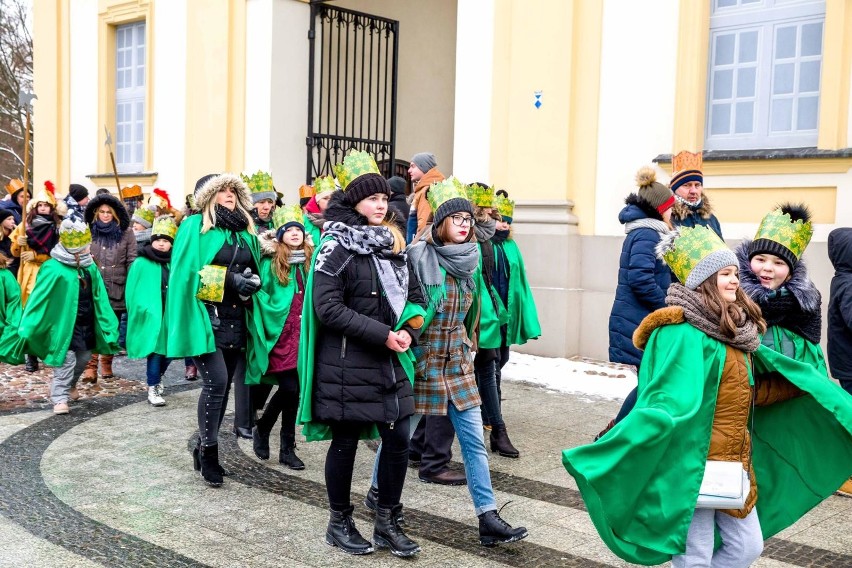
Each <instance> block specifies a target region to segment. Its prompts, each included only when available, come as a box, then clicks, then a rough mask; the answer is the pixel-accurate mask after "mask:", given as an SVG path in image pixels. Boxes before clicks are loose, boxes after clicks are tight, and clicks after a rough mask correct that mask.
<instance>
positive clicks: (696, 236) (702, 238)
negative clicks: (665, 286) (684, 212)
mask: <svg viewBox="0 0 852 568" xmlns="http://www.w3.org/2000/svg"><path fill="white" fill-rule="evenodd" d="M657 256H659V257H660V258H662V259H663V261H664V262H665V263H666V264H667V265H668V267H669V268H671V270H672V272H673V273H674V275H675V276H677V279H678V280H680V282H681V283H682V284H683V285H684V286H686V287H687V288H689V289H690V290H695V289H696V288H697V287H698V286H699V284H701V283H702V282H704V281H705V280H707V278H709V277H710V276H712V275H713V274H715V273H717V272H719V271H720V270H722V269H723V268H725V267H726V266H737V264H738V262H737V257H736V256H735V255H734V252H733V251H732V250H731V249H729V248H728V245H726V244H725V241H723V240H722V239H721V238H720V237H719V235H717V234H716V233H715V232H713V230H712V229H710V228H708V227H705V226H703V225H697V226H695V227H679V228H678V229H677V230H674V231H671V232H670V233H667V234H665V235H663V236H662V237H661V238H660V242H659V243H658V244H657Z"/></svg>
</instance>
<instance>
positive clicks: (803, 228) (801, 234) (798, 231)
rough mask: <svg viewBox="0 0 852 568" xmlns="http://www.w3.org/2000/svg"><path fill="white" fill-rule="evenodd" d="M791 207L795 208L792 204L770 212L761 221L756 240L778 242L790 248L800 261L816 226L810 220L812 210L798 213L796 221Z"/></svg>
mask: <svg viewBox="0 0 852 568" xmlns="http://www.w3.org/2000/svg"><path fill="white" fill-rule="evenodd" d="M800 207H803V206H800ZM790 209H793V208H792V206H784V207H783V208H782V207H778V208H777V209H775V210H774V211H771V212H769V213H768V214H767V215H766V217H764V218H763V221H761V222H760V227H758V229H757V234H756V235H755V236H754V240H755V242H757V241H759V240H760V239H766V240H768V241H772V242H775V243H778V244H779V245H781V246H782V247H784V248H786V249H787V250H789V251H790V252H791V253H792V254H793V256H794V257H795V260H796V261H798V260H799V259H800V258H802V253H803V252H805V249H806V248H807V247H808V243H810V242H811V237H813V236H814V227H813V225H812V224H811V221H810V212H807V210H805V214H803V215H796V216H797V217H799V218H797V219H796V220H795V221H794V220H793V216H791V215H790V213H789V212H787V210H790Z"/></svg>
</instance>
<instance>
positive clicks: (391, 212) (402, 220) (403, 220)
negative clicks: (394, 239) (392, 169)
mask: <svg viewBox="0 0 852 568" xmlns="http://www.w3.org/2000/svg"><path fill="white" fill-rule="evenodd" d="M388 185H389V186H390V188H391V196H390V199H388V218H389V219H390V220H391V221H393V222H394V224H396V226H397V227H399V230H400V231H402V234H403V235H404V234H405V229H406V226H407V225H408V214H409V212H410V211H411V206H410V205H409V204H408V199H407V198H406V195H405V179H404V178H401V177H399V176H393V177H392V178H390V179H389V180H388Z"/></svg>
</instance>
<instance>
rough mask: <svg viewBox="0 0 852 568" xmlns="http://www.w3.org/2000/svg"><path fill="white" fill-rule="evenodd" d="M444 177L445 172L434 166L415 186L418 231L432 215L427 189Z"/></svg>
mask: <svg viewBox="0 0 852 568" xmlns="http://www.w3.org/2000/svg"><path fill="white" fill-rule="evenodd" d="M444 179H446V178H445V177H444V174H442V173H441V172H440V171H439V170H438V168H437V167H434V168H432V169H431V170H429V171H428V172H426V173H425V174H423V177H422V178H420V181H418V182H417V185H416V186H414V207H415V209H416V210H417V231H416V232H417V233H419V232H420V231H421V230H423V227H425V226H426V225H427V224H428V223H429V218H430V217H431V216H432V208H431V207H430V206H429V201H428V200H427V199H426V190H427V189H429V186H430V185H432V184H433V183H435V182H436V181H443V180H444Z"/></svg>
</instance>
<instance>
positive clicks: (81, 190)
mask: <svg viewBox="0 0 852 568" xmlns="http://www.w3.org/2000/svg"><path fill="white" fill-rule="evenodd" d="M68 195H70V196H71V197H72V198H73V199H74V201H76V202H77V203H80V202H81V201H83V200H84V199H86V198H87V197H89V190H88V189H86V188H85V186H82V185H80V184H79V183H72V184H71V185H69V186H68Z"/></svg>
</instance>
